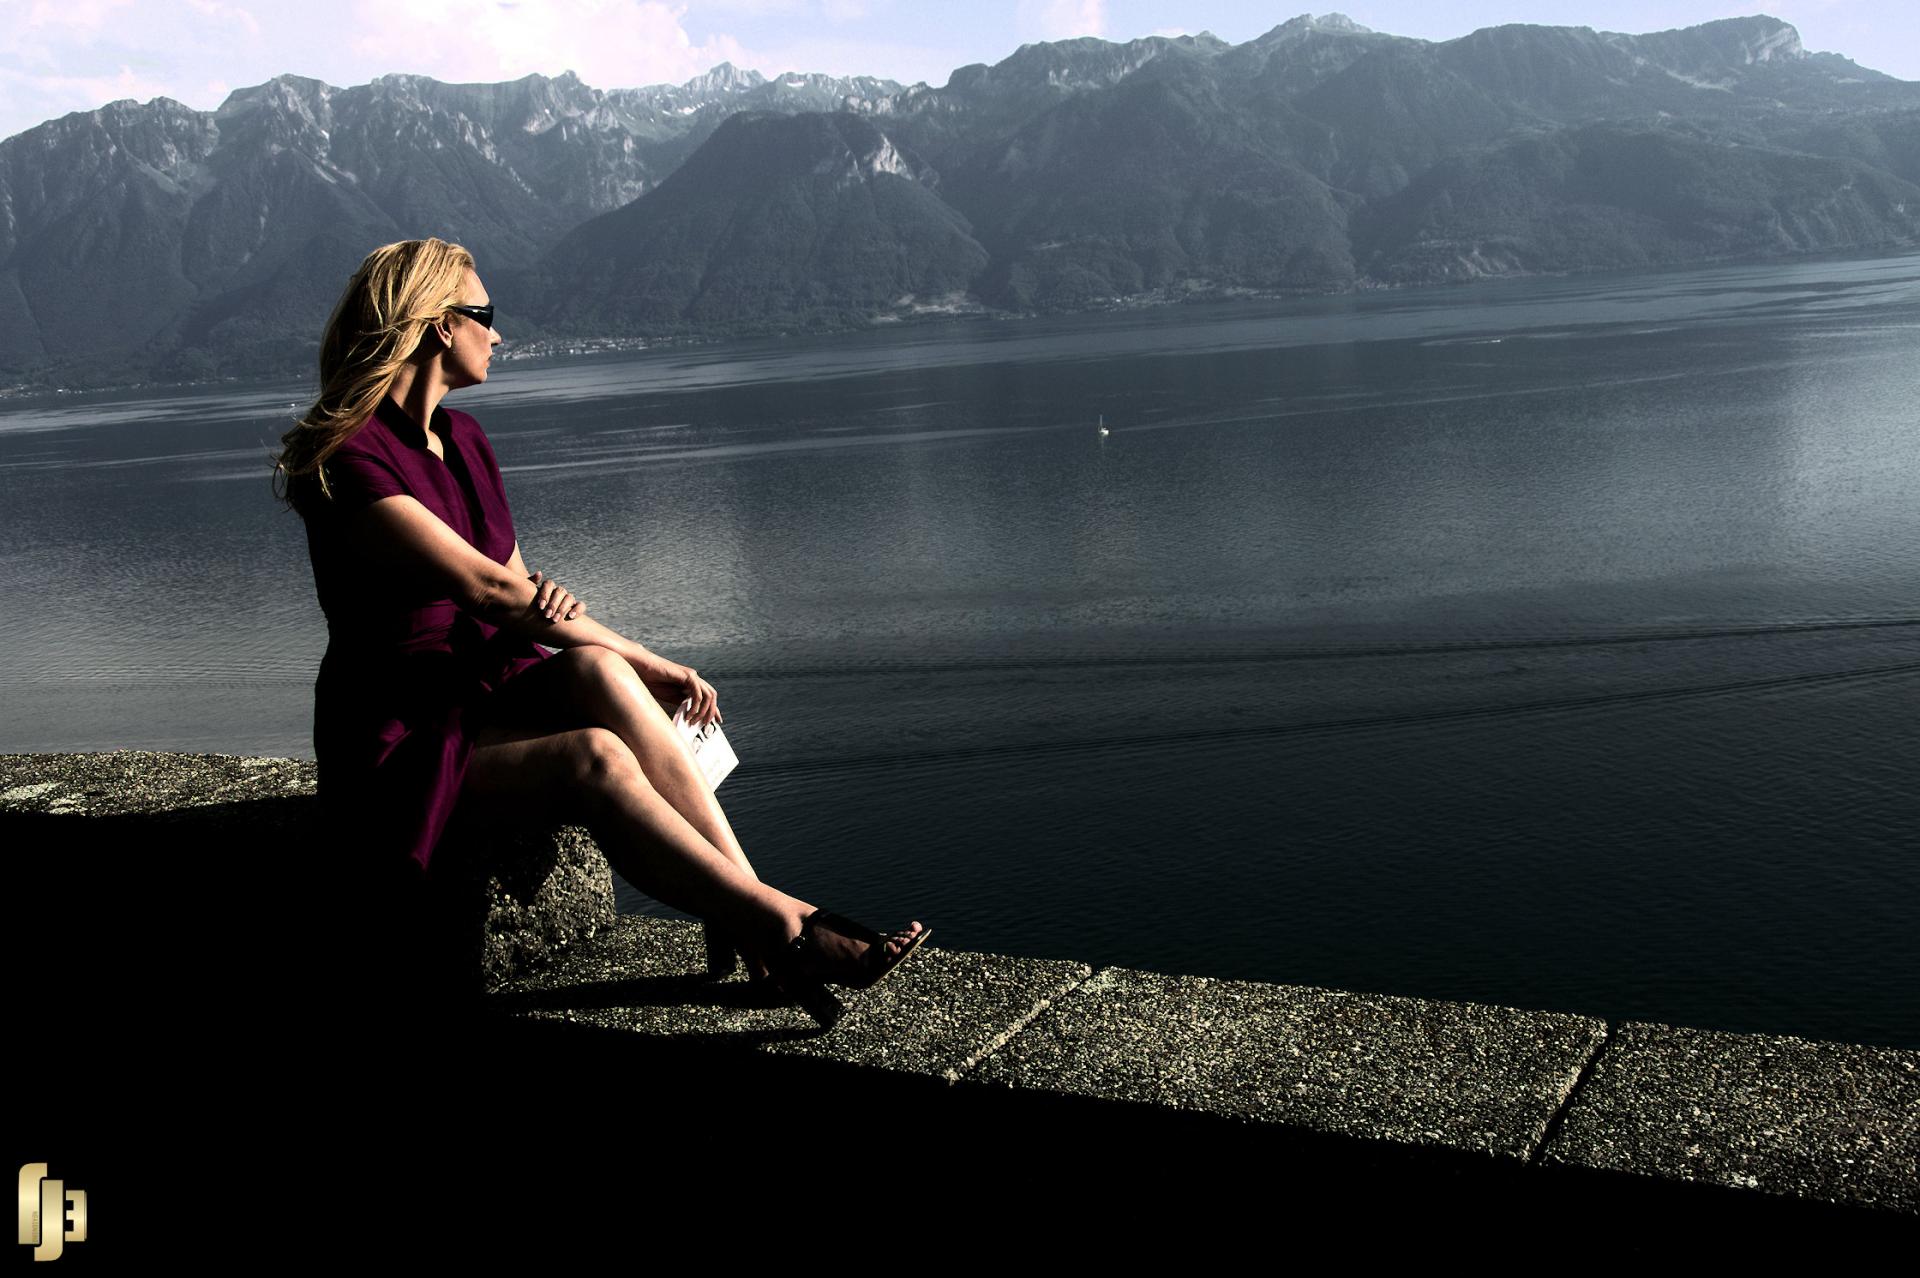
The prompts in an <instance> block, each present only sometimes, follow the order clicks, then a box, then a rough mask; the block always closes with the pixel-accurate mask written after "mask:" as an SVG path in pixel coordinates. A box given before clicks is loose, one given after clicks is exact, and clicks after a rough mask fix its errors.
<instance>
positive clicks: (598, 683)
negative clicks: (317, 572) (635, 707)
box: [554, 644, 645, 699]
mask: <svg viewBox="0 0 1920 1278" xmlns="http://www.w3.org/2000/svg"><path fill="white" fill-rule="evenodd" d="M554 659H555V660H565V661H566V662H567V671H568V673H569V674H570V675H571V676H572V678H573V679H574V680H575V682H576V683H577V685H578V686H579V687H581V688H582V689H583V690H585V691H586V693H587V694H588V696H590V697H592V698H595V699H603V698H607V697H611V696H614V695H624V694H628V693H632V692H636V691H637V692H644V691H645V689H644V687H643V686H642V684H641V682H640V676H639V675H638V674H637V673H635V671H634V668H633V667H632V666H631V665H629V664H628V663H627V660H626V658H625V657H622V656H621V655H620V654H619V653H617V652H615V651H614V650H613V649H611V648H602V647H601V646H600V645H598V644H583V645H581V646H580V647H578V648H568V649H566V650H565V651H563V652H562V653H561V654H560V656H559V657H556V658H554Z"/></svg>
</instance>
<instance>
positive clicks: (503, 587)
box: [339, 497, 698, 708]
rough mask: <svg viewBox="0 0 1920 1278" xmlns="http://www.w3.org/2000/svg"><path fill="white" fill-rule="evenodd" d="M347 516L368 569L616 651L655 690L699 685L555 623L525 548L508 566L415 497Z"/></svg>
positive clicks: (658, 660) (499, 622) (587, 621)
mask: <svg viewBox="0 0 1920 1278" xmlns="http://www.w3.org/2000/svg"><path fill="white" fill-rule="evenodd" d="M339 518H340V519H341V520H342V532H343V534H344V536H345V538H346V541H347V543H348V545H349V546H350V547H351V548H352V549H353V550H354V552H355V553H356V554H357V555H358V556H359V557H360V559H361V560H362V561H363V562H364V563H367V564H369V565H372V564H381V565H386V564H391V565H393V566H395V567H396V568H398V569H399V570H401V571H403V572H407V573H409V574H410V575H417V576H420V577H424V578H425V579H426V580H428V581H430V582H432V583H434V584H435V585H436V586H437V587H439V588H442V589H444V590H445V592H446V595H447V597H448V598H449V599H452V600H453V601H454V602H455V603H457V604H459V605H460V607H462V608H464V609H465V610H466V611H468V612H470V613H472V614H473V615H474V616H476V617H478V618H479V619H480V620H482V621H484V622H486V623H487V624H489V625H492V626H498V627H499V628H500V629H502V630H506V631H510V632H511V633H513V634H517V635H521V636H524V637H525V638H528V639H532V640H534V641H535V642H536V643H543V644H545V645H547V646H548V647H549V648H577V647H582V646H584V645H587V644H597V645H599V646H600V647H603V648H611V649H613V651H615V652H617V653H619V654H620V655H621V656H622V657H623V658H625V659H626V661H627V663H628V664H629V665H631V666H632V667H633V668H634V670H635V671H636V672H637V673H638V674H639V675H640V678H641V679H642V680H643V681H644V682H646V683H647V684H649V685H653V686H672V687H682V686H688V685H691V684H692V683H694V682H696V681H697V676H696V675H694V673H693V671H692V670H690V669H689V668H688V667H686V666H682V665H680V664H678V663H676V662H672V661H668V660H667V659H666V658H665V657H661V656H659V655H657V654H655V653H653V652H650V651H648V650H647V648H645V647H644V646H643V645H641V644H638V643H635V642H634V641H633V640H631V639H629V638H627V637H626V636H625V635H622V634H620V633H618V632H617V631H614V630H610V629H608V628H607V627H605V626H603V625H601V624H600V623H599V622H597V621H595V620H593V619H592V618H591V617H587V616H578V617H575V618H573V619H572V620H571V621H564V620H552V621H550V620H548V619H547V617H546V616H545V615H544V614H543V613H542V612H541V611H540V609H539V608H537V607H536V606H535V604H536V601H537V600H538V598H539V594H540V586H539V585H538V584H536V583H534V582H532V581H529V580H528V579H527V572H526V565H525V564H524V563H523V562H518V561H519V558H520V554H519V552H520V547H519V546H518V545H516V546H515V547H514V548H513V549H514V553H513V555H512V556H511V557H510V558H509V559H508V562H506V563H504V564H502V563H497V562H495V561H494V560H492V559H489V558H487V556H485V555H483V554H481V553H480V552H479V551H478V550H475V549H474V548H473V546H472V545H470V544H469V543H468V542H467V540H466V538H464V537H462V536H461V535H460V534H459V533H456V532H455V531H453V529H451V528H449V527H447V525H446V523H445V522H444V521H443V520H442V519H441V518H440V517H439V516H438V515H435V514H434V513H433V512H432V511H430V510H428V509H427V508H426V507H425V506H423V505H421V504H420V502H419V501H417V500H416V499H414V498H412V497H385V498H382V499H381V500H379V501H376V502H374V503H373V504H372V505H369V506H363V507H361V508H359V509H358V510H351V511H346V512H342V513H341V515H340V516H339ZM369 571H372V569H369ZM688 695H694V694H693V693H692V692H689V693H688ZM697 707H698V698H697V697H696V708H697Z"/></svg>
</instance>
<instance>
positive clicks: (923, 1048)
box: [490, 917, 1092, 1082]
mask: <svg viewBox="0 0 1920 1278" xmlns="http://www.w3.org/2000/svg"><path fill="white" fill-rule="evenodd" d="M705 963H706V952H705V949H704V947H703V945H702V941H701V929H700V925H699V924H697V923H693V922H690V921H685V920H674V919H643V918H636V917H627V918H623V919H621V920H620V922H619V924H618V925H617V926H616V927H615V928H614V929H613V930H612V931H611V933H609V934H608V935H606V936H603V937H600V938H596V939H595V940H594V941H591V942H588V943H586V944H584V945H581V946H579V947H577V948H576V949H574V950H573V951H571V952H570V953H568V954H566V955H563V956H561V957H560V958H559V959H557V960H556V961H555V962H554V963H553V964H552V965H550V966H549V967H547V968H546V969H545V970H543V971H541V972H540V973H538V974H536V975H533V976H529V977H525V978H523V979H521V980H519V981H516V982H513V983H512V984H510V985H508V986H505V987H503V988H502V989H501V990H500V991H498V992H497V993H496V994H495V995H494V997H493V998H492V999H491V1000H490V1003H491V1004H492V1009H493V1010H494V1011H496V1012H501V1013H504V1014H506V1015H512V1016H523V1017H526V1018H529V1019H531V1020H536V1021H540V1020H545V1021H562V1022H565V1023H568V1024H572V1025H584V1026H593V1027H596V1028H599V1029H605V1030H611V1031H616V1032H620V1033H624V1034H635V1035H640V1036H642V1037H644V1038H647V1039H650V1040H654V1041H656V1042H660V1043H672V1044H674V1045H676V1046H679V1047H691V1046H720V1047H733V1048H738V1049H741V1050H754V1051H763V1052H767V1053H770V1054H772V1055H775V1056H784V1057H789V1058H811V1059H813V1060H818V1061H835V1062H839V1063H840V1064H843V1065H849V1066H855V1067H860V1068H865V1069H884V1070H892V1071H896V1072H902V1073H909V1074H915V1075H923V1076H926V1077H929V1078H934V1079H939V1080H941V1081H943V1082H950V1081H952V1080H954V1079H957V1078H959V1077H960V1076H961V1075H962V1074H963V1073H965V1072H966V1071H967V1070H968V1069H970V1068H972V1067H973V1066H974V1065H975V1064H976V1063H977V1062H979V1061H980V1060H982V1059H983V1058H985V1057H986V1056H987V1055H988V1054H989V1053H991V1052H993V1051H994V1050H995V1049H997V1048H999V1047H1000V1046H1001V1045H1002V1044H1004V1043H1006V1042H1007V1041H1008V1040H1009V1039H1011V1038H1013V1037H1014V1036H1015V1035H1016V1034H1018V1033H1019V1032H1020V1031H1021V1029H1022V1028H1024V1027H1025V1026H1026V1025H1027V1024H1028V1022H1030V1021H1031V1020H1032V1019H1033V1018H1034V1017H1035V1016H1037V1015H1038V1014H1039V1013H1040V1012H1041V1011H1043V1010H1044V1009H1045V1008H1046V1007H1047V1006H1048V1004H1049V1003H1050V1002H1051V1000H1053V999H1055V998H1058V997H1060V996H1061V995H1062V994H1064V993H1066V992H1067V991H1068V990H1070V989H1072V988H1073V987H1074V986H1075V985H1077V984H1078V983H1079V982H1081V981H1083V980H1085V979H1086V977H1087V976H1088V975H1090V974H1091V972H1092V969H1091V968H1089V967H1088V966H1087V965H1086V964H1084V963H1069V962H1061V961H1058V960H1049V959H1024V958H1008V957H1004V956H1000V955H993V954H971V953H966V952H964V951H959V950H945V949H941V948H939V947H937V946H934V945H931V944H929V945H926V946H924V947H922V949H921V951H920V953H918V954H916V955H915V956H914V958H913V961H912V962H911V963H909V964H907V965H906V966H905V967H903V968H901V969H900V971H898V972H896V973H895V974H894V975H893V976H891V977H889V978H888V979H887V980H886V981H884V982H882V983H881V984H880V985H879V986H877V987H876V988H874V989H873V990H871V991H868V992H867V993H866V994H864V995H850V996H849V997H848V1003H849V1007H850V1010H849V1011H848V1013H847V1016H846V1017H845V1018H844V1019H843V1020H842V1021H841V1022H840V1024H839V1025H838V1026H836V1027H835V1028H834V1030H833V1032H832V1033H831V1034H822V1033H821V1032H820V1029H819V1027H818V1026H817V1025H815V1024H814V1021H813V1018H812V1017H810V1016H808V1015H807V1014H806V1013H805V1012H803V1011H801V1010H800V1009H799V1008H798V1007H794V1006H791V1005H786V1004H779V1005H774V1006H768V1005H765V1004H762V1003H757V1002H756V1000H755V999H754V998H753V996H752V993H751V991H750V988H749V986H748V983H747V980H746V976H745V973H744V972H735V973H734V975H733V976H731V977H729V978H727V979H725V980H721V981H710V980H708V979H707V978H706V976H705V974H704V967H705Z"/></svg>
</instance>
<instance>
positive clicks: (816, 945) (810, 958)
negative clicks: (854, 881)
mask: <svg viewBox="0 0 1920 1278" xmlns="http://www.w3.org/2000/svg"><path fill="white" fill-rule="evenodd" d="M927 933H928V929H927V928H926V927H924V926H923V925H922V924H921V923H920V922H919V920H917V919H916V920H914V921H913V922H912V923H909V924H908V925H907V926H906V927H904V928H900V929H897V930H896V931H893V932H890V933H888V934H886V935H884V936H883V935H881V934H879V933H877V932H874V931H873V930H872V929H870V928H867V927H863V926H862V925H860V924H858V923H855V922H853V921H852V920H851V919H847V918H842V917H841V916H840V915H838V914H834V913H832V912H831V911H828V910H815V911H814V912H813V913H812V914H809V915H808V916H807V917H806V918H804V919H803V920H801V926H800V930H799V931H798V932H797V933H796V934H795V935H794V936H791V937H789V938H788V939H787V953H789V954H792V955H794V956H795V957H796V958H797V960H798V961H799V963H800V964H801V967H802V970H804V971H805V972H806V973H807V974H808V975H810V976H812V977H814V978H815V979H818V980H823V981H831V982H833V983H834V984H835V985H846V986H850V987H852V988H854V989H865V988H867V987H868V986H870V985H872V984H873V983H874V982H876V981H878V980H880V979H881V978H882V977H884V976H886V975H887V974H888V973H889V972H891V971H892V970H893V969H894V968H895V967H897V966H898V965H899V964H900V963H901V962H903V961H904V960H905V959H906V957H907V955H909V954H911V953H912V952H913V951H914V950H915V949H917V948H919V945H920V943H921V942H922V941H923V940H925V939H926V937H927ZM876 948H878V950H879V952H878V953H876V952H875V950H876Z"/></svg>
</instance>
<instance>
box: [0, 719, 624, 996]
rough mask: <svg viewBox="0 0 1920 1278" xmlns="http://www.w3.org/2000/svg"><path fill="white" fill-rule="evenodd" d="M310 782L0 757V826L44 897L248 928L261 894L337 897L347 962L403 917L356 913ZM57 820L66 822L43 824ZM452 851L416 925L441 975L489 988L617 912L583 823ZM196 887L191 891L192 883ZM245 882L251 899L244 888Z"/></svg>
mask: <svg viewBox="0 0 1920 1278" xmlns="http://www.w3.org/2000/svg"><path fill="white" fill-rule="evenodd" d="M314 783H315V771H314V765H313V764H312V763H309V762H304V761H300V760H294V759H254V758H236V757H233V756H231V755H216V754H162V753H154V752H151V751H144V750H119V751H114V752H112V753H107V754H33V755H0V829H8V830H11V831H12V832H13V834H14V835H15V837H16V838H17V839H18V841H19V843H20V845H21V846H22V847H23V848H27V849H31V851H29V852H28V854H27V855H26V856H20V855H18V854H16V856H15V858H14V860H13V864H14V867H15V869H16V872H17V873H20V872H30V873H31V874H32V876H33V878H34V880H35V882H36V883H37V884H38V886H37V888H36V890H35V895H37V896H38V898H39V899H40V900H42V901H43V902H45V903H47V904H48V905H55V904H72V905H75V906H79V905H83V904H84V903H85V902H86V901H88V900H89V899H91V900H93V901H94V902H96V903H97V904H98V903H101V902H103V900H104V898H105V896H106V895H107V894H108V893H109V892H112V891H115V890H116V889H117V890H118V891H121V892H126V893H130V894H134V895H142V894H144V895H145V896H146V897H147V898H148V899H149V901H150V903H151V905H152V907H153V908H155V909H159V910H166V911H172V912H175V913H176V914H177V915H178V916H180V917H186V916H190V915H192V916H200V918H201V923H200V926H201V927H203V928H213V927H217V926H218V925H219V923H220V921H221V919H222V917H223V915H224V920H225V922H226V923H227V924H228V925H230V926H232V927H233V928H234V929H235V930H236V931H237V932H240V933H245V932H247V931H250V930H251V929H252V928H253V927H254V926H257V925H260V924H259V917H258V915H259V906H260V904H261V898H264V899H265V900H273V899H275V898H276V897H279V898H282V899H284V894H293V893H297V894H301V895H307V896H319V897H322V898H328V899H331V900H332V901H333V903H334V907H333V908H332V909H330V910H325V911H323V912H322V914H321V917H319V918H317V919H315V920H313V922H314V924H315V925H316V926H317V927H318V928H320V929H321V930H322V933H321V934H322V936H323V937H326V938H329V939H327V940H326V941H325V942H324V943H325V944H327V945H330V946H331V947H332V949H333V958H334V959H335V961H336V962H346V963H348V964H351V963H352V962H354V961H355V960H356V959H357V958H358V957H359V953H360V952H365V951H371V950H376V949H378V948H380V947H383V946H385V945H386V944H388V943H389V941H387V940H379V941H377V940H375V939H374V937H373V936H372V935H371V930H373V929H381V928H386V927H389V926H393V925H395V920H393V919H392V918H390V917H383V918H371V917H368V916H366V915H364V914H363V913H360V912H358V911H357V910H356V909H355V908H354V907H355V903H356V900H358V899H361V898H364V896H365V895H366V890H365V887H364V885H363V884H361V883H360V882H359V881H358V880H357V879H356V873H357V872H356V870H355V868H354V867H353V866H352V865H351V864H350V857H349V856H347V855H345V854H344V851H345V850H344V849H342V848H341V847H338V846H335V847H331V848H324V849H323V848H316V847H315V846H314V843H315V840H316V837H317V835H318V833H319V821H320V810H319V807H318V804H317V801H316V800H315V799H314V797H313V796H314ZM52 818H58V819H59V820H56V821H54V823H53V824H47V823H46V822H47V821H48V820H49V819H52ZM76 818H86V820H84V821H80V820H77V819H76ZM350 837H351V836H350V835H349V836H343V838H350ZM446 846H447V848H448V849H449V851H448V852H447V853H446V854H445V856H444V858H443V859H442V861H441V864H440V866H439V867H438V868H437V869H436V871H435V874H436V882H435V886H434V890H433V891H432V892H431V893H430V894H428V896H429V900H428V903H427V904H426V906H425V907H424V912H423V913H422V914H421V916H420V918H419V920H417V922H419V923H422V924H424V928H425V931H424V933H423V934H422V936H421V938H420V939H421V941H422V943H423V947H424V948H427V949H429V950H430V951H431V952H432V953H433V954H434V955H435V956H436V960H437V962H438V964H439V971H438V974H437V978H436V979H439V980H442V981H444V982H447V983H449V984H451V985H454V986H456V987H457V986H461V985H465V986H467V987H469V988H470V990H471V992H472V993H475V994H477V993H480V992H482V991H484V990H486V989H490V988H493V987H495V986H498V985H500V984H501V983H503V982H505V981H508V980H511V979H513V978H514V977H515V976H517V975H518V974H520V973H522V972H525V971H528V970H531V969H532V968H534V967H537V966H539V965H540V964H542V963H544V962H546V961H547V960H549V959H550V958H552V957H553V956H554V955H555V954H557V953H559V952H560V951H562V950H564V949H565V948H566V947H567V946H568V945H569V944H572V943H573V942H575V941H577V940H580V939H582V938H585V937H590V936H592V935H594V934H595V933H596V932H599V931H601V930H604V929H605V928H607V927H609V926H611V925H612V923H613V921H614V918H615V917H616V915H615V910H614V901H613V877H612V874H611V872H610V871H609V870H608V868H607V862H606V858H605V857H604V856H602V855H601V853H600V850H599V848H597V847H596V846H594V843H593V839H592V838H591V836H589V835H588V834H587V832H586V831H585V830H583V829H580V828H578V827H573V826H569V827H563V828H561V829H559V830H515V829H510V828H502V829H486V830H481V829H474V828H471V827H465V826H455V827H454V828H453V829H451V830H450V831H449V834H448V839H447V842H446ZM51 853H58V854H59V855H58V856H57V857H56V856H51V855H49V854H51ZM189 885H191V886H192V887H193V889H194V890H193V892H192V893H191V895H188V894H186V893H185V892H183V889H184V888H186V887H188V886H189ZM249 886H250V887H251V888H252V889H253V891H254V893H255V894H256V895H255V896H254V897H251V898H249V897H246V896H242V895H241V893H242V892H243V891H244V890H245V889H246V888H247V887H249ZM388 886H389V885H383V888H386V887H388ZM236 897H238V899H235V898H236ZM402 926H410V925H408V924H404V923H403V924H402Z"/></svg>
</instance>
